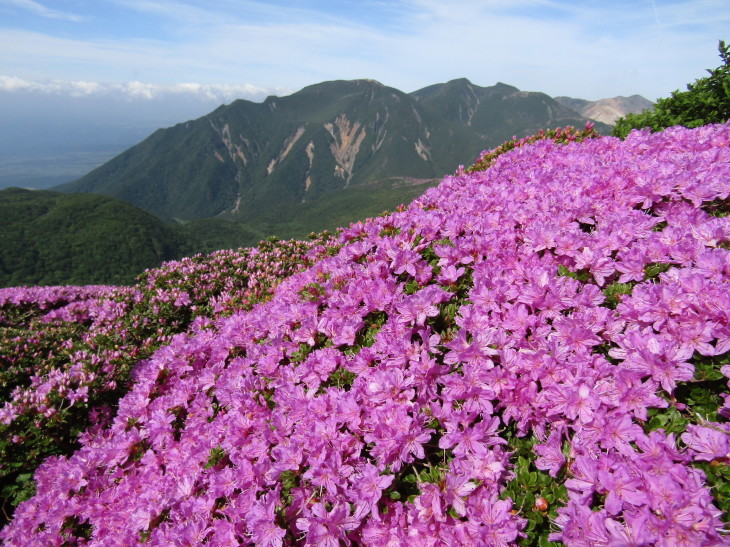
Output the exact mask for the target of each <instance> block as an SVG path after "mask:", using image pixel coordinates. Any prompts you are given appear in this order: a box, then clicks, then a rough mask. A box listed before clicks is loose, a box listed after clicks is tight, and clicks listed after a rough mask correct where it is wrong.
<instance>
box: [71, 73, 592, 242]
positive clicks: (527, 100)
mask: <svg viewBox="0 0 730 547" xmlns="http://www.w3.org/2000/svg"><path fill="white" fill-rule="evenodd" d="M585 122H586V119H585V118H581V117H580V116H579V115H577V114H576V113H575V112H572V111H570V110H568V109H566V108H564V107H562V106H561V105H559V104H558V103H556V102H555V101H553V100H552V99H550V97H548V96H547V95H544V94H541V93H525V92H521V91H519V90H517V89H516V88H514V87H511V86H507V85H504V84H498V85H496V86H493V87H488V88H483V87H479V86H475V85H473V84H471V83H470V82H469V81H468V80H464V79H462V80H454V81H452V82H449V83H446V84H439V85H436V86H430V87H428V88H425V89H423V90H420V91H417V92H414V93H411V94H406V93H403V92H402V91H399V90H397V89H394V88H391V87H387V86H384V85H382V84H380V83H378V82H375V81H372V80H353V81H344V80H338V81H332V82H324V83H320V84H316V85H312V86H309V87H305V88H304V89H302V90H301V91H299V92H297V93H294V94H293V95H289V96H286V97H268V98H267V99H266V100H265V101H264V102H263V103H253V102H250V101H245V100H238V101H235V102H233V103H231V104H230V105H227V106H221V107H220V108H218V109H216V110H215V111H213V112H211V113H210V114H208V115H207V116H204V117H202V118H199V119H197V120H192V121H189V122H186V123H183V124H178V125H176V126H174V127H171V128H168V129H161V130H159V131H157V132H156V133H154V134H153V135H151V136H150V137H149V138H148V139H146V140H145V141H143V142H142V143H140V144H138V145H137V146H135V147H133V148H131V149H129V150H128V151H126V152H125V153H123V154H121V155H120V156H118V157H116V158H114V159H113V160H111V161H109V162H108V163H106V164H105V165H103V166H101V167H99V168H98V169H96V170H94V171H92V172H91V173H89V174H88V175H86V176H85V177H83V178H81V179H80V180H78V181H76V182H74V183H71V184H67V185H63V186H61V187H58V188H57V189H58V190H61V191H64V192H94V193H102V194H106V195H111V196H115V197H118V198H121V199H124V200H126V201H129V202H130V203H134V204H135V205H137V206H139V207H142V208H143V209H146V210H147V211H150V212H152V213H154V214H156V215H158V216H160V217H161V218H165V219H176V220H179V221H189V220H194V219H204V218H211V217H220V218H225V219H231V220H235V221H243V222H246V223H247V224H249V225H252V226H253V225H256V224H257V223H259V222H264V221H265V222H273V223H274V224H277V222H281V221H283V222H287V221H289V220H290V219H291V218H292V217H293V216H294V217H296V216H297V215H298V214H299V212H300V211H301V210H302V207H303V206H304V205H303V204H307V203H313V202H317V201H319V200H323V199H327V196H328V195H329V194H330V193H332V192H341V191H343V190H346V189H349V188H353V187H358V186H363V185H368V188H370V189H372V193H373V194H375V193H377V192H379V191H380V185H382V184H383V183H384V181H394V180H395V181H397V180H401V181H410V180H413V179H419V180H424V181H428V180H431V181H436V180H438V179H439V178H440V177H442V176H443V175H444V174H445V173H450V172H453V171H454V170H455V169H456V168H457V166H458V165H460V164H466V163H471V162H472V161H473V160H474V158H475V157H476V156H477V155H478V154H479V152H481V151H482V150H484V149H485V148H488V147H492V146H496V145H498V144H500V143H501V142H502V141H504V140H505V139H508V138H510V137H511V136H512V135H520V136H522V135H526V134H530V133H533V132H535V131H537V130H539V129H541V128H544V127H551V126H556V125H568V124H570V125H583V124H585ZM386 186H387V185H386ZM355 194H358V195H359V196H358V198H357V199H358V200H359V201H353V202H352V204H351V205H352V207H351V208H352V209H353V216H351V217H348V218H347V219H346V221H351V220H357V219H361V218H363V217H364V215H361V214H358V210H359V203H362V195H361V193H360V192H355V193H354V194H353V195H355ZM353 199H355V198H353ZM400 201H405V200H398V199H397V198H396V200H395V202H394V203H392V204H391V205H392V206H394V205H397V204H398V203H399V202H400ZM338 220H341V217H338ZM312 229H314V228H312Z"/></svg>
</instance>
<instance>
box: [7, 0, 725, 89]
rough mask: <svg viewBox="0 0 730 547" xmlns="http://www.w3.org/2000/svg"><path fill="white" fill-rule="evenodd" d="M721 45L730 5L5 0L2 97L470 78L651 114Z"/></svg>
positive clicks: (641, 0) (515, 0) (710, 62)
mask: <svg viewBox="0 0 730 547" xmlns="http://www.w3.org/2000/svg"><path fill="white" fill-rule="evenodd" d="M720 39H725V40H730V1H728V0H692V1H687V0H600V1H599V0H314V1H304V0H273V1H266V2H264V1H256V0H0V91H2V90H5V91H8V90H9V91H17V92H23V93H56V94H61V93H67V94H74V95H76V96H85V95H93V94H103V93H111V92H117V93H123V94H127V95H129V96H135V97H138V98H139V97H142V98H144V97H153V96H155V95H156V94H159V93H161V92H166V93H168V94H169V93H197V94H203V95H205V94H207V95H209V96H210V97H214V98H217V99H220V102H230V101H231V100H233V99H235V98H248V99H251V100H261V99H263V98H265V96H266V95H286V94H289V93H292V92H295V91H297V90H299V89H301V88H302V87H304V86H307V85H311V84H315V83H319V82H323V81H327V80H336V79H357V78H371V79H375V80H378V81H380V82H381V83H383V84H385V85H388V86H392V87H395V88H397V89H400V90H402V91H405V92H411V91H415V90H417V89H420V88H423V87H426V86H428V85H432V84H435V83H441V82H446V81H449V80H451V79H454V78H461V77H466V78H468V79H469V80H470V81H471V82H472V83H474V84H477V85H481V86H490V85H494V84H496V83H497V82H503V83H507V84H510V85H513V86H516V87H518V88H520V89H522V90H525V91H542V92H545V93H547V94H548V95H550V96H553V97H554V96H559V95H564V96H570V97H576V98H582V99H588V100H597V99H600V98H604V97H614V96H619V95H624V96H628V95H633V94H639V95H642V96H644V97H646V98H647V99H650V100H652V101H654V100H656V99H657V98H659V97H668V96H669V95H670V93H671V92H672V91H674V90H676V89H685V85H686V84H687V83H690V82H693V81H694V80H696V79H697V78H700V77H702V76H704V75H705V74H706V71H705V69H710V68H715V67H717V66H719V65H720V63H721V61H720V58H719V56H718V50H717V46H718V41H719V40H720ZM0 100H1V97H0Z"/></svg>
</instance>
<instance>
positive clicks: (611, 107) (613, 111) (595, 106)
mask: <svg viewBox="0 0 730 547" xmlns="http://www.w3.org/2000/svg"><path fill="white" fill-rule="evenodd" d="M555 100H556V101H557V102H559V103H560V104H562V105H563V106H565V107H566V108H570V109H571V110H574V111H575V112H578V113H579V114H580V115H581V116H585V117H586V118H590V119H592V120H595V121H597V122H603V123H606V124H611V125H612V124H613V123H615V122H616V120H618V119H619V118H623V117H624V116H626V114H639V113H641V112H643V111H644V110H651V109H652V108H654V103H652V102H651V101H650V100H648V99H645V98H644V97H642V96H641V95H631V96H630V97H613V98H612V99H600V100H598V101H586V100H584V99H572V98H570V97H555Z"/></svg>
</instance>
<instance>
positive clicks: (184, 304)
mask: <svg viewBox="0 0 730 547" xmlns="http://www.w3.org/2000/svg"><path fill="white" fill-rule="evenodd" d="M336 246H337V242H336V240H334V239H333V238H332V237H331V234H329V233H327V232H325V233H322V234H316V235H315V234H313V236H312V237H311V238H310V240H308V241H285V242H281V241H278V240H276V239H275V238H273V239H270V240H267V241H263V242H261V244H260V245H259V247H257V248H253V249H241V250H238V251H219V252H216V253H213V254H211V255H207V256H203V255H197V256H194V257H191V258H186V259H183V260H180V261H175V262H168V263H165V264H163V265H162V266H161V267H160V268H156V269H153V270H147V271H146V272H145V273H144V274H142V275H141V276H140V278H139V282H138V284H137V285H136V286H135V287H108V286H99V287H94V286H89V287H17V288H8V289H0V364H1V365H2V366H1V367H0V501H1V502H2V503H1V504H0V505H1V506H2V518H4V519H5V522H7V519H8V518H9V515H10V514H11V513H12V511H13V508H14V507H15V506H16V505H17V504H18V503H19V502H20V501H22V500H24V499H26V498H28V497H30V495H32V493H33V491H34V487H35V485H34V482H33V480H32V477H33V472H34V471H35V469H36V468H37V466H38V465H39V464H40V463H41V462H42V461H43V460H44V459H45V458H47V457H49V456H51V455H59V454H66V455H69V454H71V453H72V452H73V451H74V450H75V449H77V448H79V444H78V436H79V435H80V434H81V433H82V432H84V431H86V430H87V429H88V428H92V430H93V431H96V430H97V429H100V428H103V427H105V426H106V425H107V422H108V421H109V419H110V418H111V417H112V415H113V413H114V412H115V410H116V405H117V403H118V400H119V398H120V397H121V396H122V395H124V394H125V393H126V392H127V391H128V390H129V387H130V373H131V370H132V368H133V367H134V366H135V365H136V363H137V362H138V361H139V360H140V359H143V358H146V357H149V356H150V355H152V353H153V352H154V351H155V350H157V349H159V348H160V347H161V346H163V345H165V344H167V343H168V342H169V341H170V340H171V338H172V336H173V335H175V334H177V333H181V332H185V331H186V330H187V329H188V328H189V327H190V326H191V324H193V323H194V322H195V321H196V320H197V321H198V322H199V323H201V324H202V322H204V320H205V319H206V318H207V319H209V320H210V319H212V318H214V317H221V316H225V315H230V314H231V313H233V311H234V310H241V309H249V308H251V307H253V306H254V305H255V304H256V303H258V302H262V301H264V300H266V299H267V298H269V297H270V296H271V293H272V291H273V289H274V288H275V287H276V285H277V284H278V283H279V282H280V280H281V279H283V278H285V277H286V276H288V275H291V274H292V273H294V272H296V271H299V270H301V269H303V268H305V267H307V266H309V265H311V264H312V263H313V262H314V261H316V260H317V259H318V257H320V256H324V254H325V253H326V252H331V251H330V250H331V249H333V248H336ZM2 518H0V522H2Z"/></svg>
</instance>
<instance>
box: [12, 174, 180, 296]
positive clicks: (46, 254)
mask: <svg viewBox="0 0 730 547" xmlns="http://www.w3.org/2000/svg"><path fill="white" fill-rule="evenodd" d="M0 218H2V219H3V220H2V222H3V227H2V230H3V237H1V238H0V287H9V286H17V285H67V284H75V285H88V284H118V285H128V284H132V283H133V282H134V278H135V277H136V276H137V275H138V274H140V273H142V271H144V270H145V269H146V268H152V267H155V266H158V265H159V264H161V263H162V262H163V261H165V260H172V259H176V258H180V257H182V256H185V255H186V254H190V253H191V251H193V246H192V245H191V244H190V242H189V240H188V238H187V237H186V236H185V235H184V234H183V233H182V232H181V231H180V230H179V229H177V228H175V227H173V226H168V225H166V224H165V223H163V222H162V221H160V220H159V219H157V218H155V217H154V216H152V215H150V214H149V213H145V212H144V211H141V210H140V209H138V208H136V207H133V206H132V205H129V204H128V203H125V202H123V201H120V200H118V199H113V198H108V197H104V196H98V195H91V194H70V195H64V194H59V193H57V192H49V191H30V190H22V189H19V188H9V189H6V190H3V191H0Z"/></svg>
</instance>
